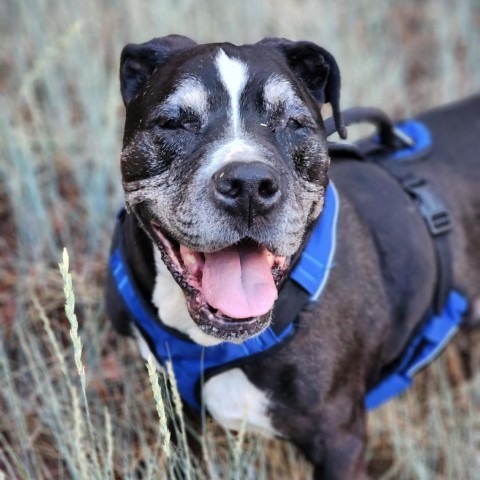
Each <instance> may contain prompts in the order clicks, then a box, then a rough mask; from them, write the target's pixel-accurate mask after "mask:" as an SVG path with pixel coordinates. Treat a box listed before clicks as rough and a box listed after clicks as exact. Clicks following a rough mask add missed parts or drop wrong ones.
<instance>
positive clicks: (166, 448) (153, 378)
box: [147, 356, 171, 460]
mask: <svg viewBox="0 0 480 480" xmlns="http://www.w3.org/2000/svg"><path fill="white" fill-rule="evenodd" d="M147 371H148V378H149V380H150V384H151V386H152V391H153V398H154V399H155V406H156V408H157V414H158V422H159V428H160V435H161V437H162V440H163V446H162V450H163V452H164V454H165V456H166V457H167V460H168V459H169V458H170V456H171V445H170V440H171V439H170V437H171V436H170V430H169V429H168V425H167V415H166V413H165V404H164V402H163V399H162V392H161V390H160V385H159V383H158V382H159V378H158V373H157V369H156V367H155V365H154V363H153V360H152V357H151V356H149V357H148V361H147Z"/></svg>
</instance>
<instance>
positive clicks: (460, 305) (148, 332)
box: [110, 122, 468, 410]
mask: <svg viewBox="0 0 480 480" xmlns="http://www.w3.org/2000/svg"><path fill="white" fill-rule="evenodd" d="M404 125H407V126H406V127H405V126H404V127H403V129H404V130H406V131H405V132H404V133H406V134H407V135H408V136H409V138H411V139H413V140H414V144H416V145H418V146H419V148H424V146H425V131H426V129H425V127H424V126H423V125H422V124H419V123H418V122H410V123H407V124H404ZM397 128H400V129H402V126H399V127H397ZM426 132H427V133H428V130H427V131H426ZM419 139H420V140H419ZM427 140H428V138H427ZM427 143H428V142H427ZM408 148H410V149H411V148H414V146H413V147H412V146H410V147H408ZM407 153H408V152H407ZM339 210H340V201H339V197H338V194H337V191H336V189H335V186H334V185H333V183H332V182H330V185H329V186H328V188H327V191H326V197H325V207H324V209H323V212H322V214H321V216H320V218H319V221H318V222H317V224H316V226H315V227H314V230H313V232H312V234H311V236H310V238H309V240H308V242H307V244H306V246H305V248H304V250H303V251H302V254H301V256H300V258H299V260H298V262H297V263H296V265H295V267H294V268H293V270H292V271H291V273H290V276H289V280H291V281H293V282H294V283H295V284H297V285H298V286H300V287H301V288H302V289H303V290H304V291H306V292H308V299H307V302H306V303H307V304H308V303H309V302H317V301H318V300H319V298H320V296H321V293H322V291H323V289H324V287H325V285H326V283H327V280H328V276H329V272H330V270H331V269H332V268H333V267H334V254H335V246H336V233H337V220H338V214H339ZM119 221H120V220H119ZM118 231H121V229H118ZM117 237H118V238H117V240H116V245H114V249H113V253H112V255H111V258H110V269H111V272H112V274H113V277H114V280H115V283H116V286H117V289H118V293H119V294H120V297H121V298H122V300H123V302H124V303H125V305H126V307H127V309H128V312H129V314H130V317H131V320H132V321H133V323H134V325H135V326H136V328H137V329H138V330H139V331H140V333H141V334H142V336H143V337H144V338H145V340H146V341H147V343H148V344H149V347H150V349H151V350H152V352H153V354H154V355H155V357H156V358H157V360H158V361H159V363H160V364H162V365H165V364H166V362H168V361H170V362H171V363H172V367H173V370H174V372H175V377H176V380H177V385H178V389H179V392H180V395H181V396H182V398H183V400H184V401H185V402H186V403H187V404H188V405H190V406H191V407H193V408H194V409H196V410H200V408H201V404H200V400H199V399H200V398H201V395H200V389H201V385H202V382H203V380H204V379H205V378H207V377H209V376H212V374H213V375H214V374H215V373H218V372H219V371H224V370H226V369H228V368H233V367H234V366H238V365H239V364H241V363H242V362H244V361H246V360H247V359H251V358H252V357H253V356H259V355H263V354H265V353H271V352H272V351H273V350H274V349H276V348H278V347H280V346H282V345H285V344H286V343H287V341H288V340H289V339H291V338H293V336H294V334H295V332H296V330H297V325H298V322H299V321H300V320H299V315H296V320H294V321H290V322H289V323H287V324H286V325H282V329H281V330H280V331H279V329H278V328H275V325H274V324H272V326H270V327H268V328H267V329H266V330H265V331H264V332H262V333H261V334H260V335H258V336H256V337H254V338H251V339H249V340H246V341H245V342H243V343H241V344H233V343H229V342H223V343H221V344H219V345H215V346H210V347H204V346H201V345H198V344H197V343H195V342H193V341H191V340H190V339H189V338H187V337H185V336H184V335H182V334H179V332H176V331H175V330H173V329H171V328H169V327H168V326H166V325H165V324H163V323H162V321H161V320H160V319H159V317H158V315H157V313H156V311H155V310H154V308H153V305H152V304H151V302H150V301H149V300H147V299H145V298H143V296H142V295H141V294H140V292H139V290H138V288H137V286H136V285H135V281H134V279H133V276H132V275H131V273H130V269H129V266H128V264H127V263H126V261H125V256H124V255H123V241H122V237H121V235H119V236H117ZM114 242H115V240H114ZM283 290H284V289H283V288H282V289H281V290H280V292H279V297H280V298H281V296H282V293H283V292H282V291H283ZM280 298H279V299H280ZM287 300H288V298H287ZM304 306H305V305H304ZM467 307H468V303H467V301H466V299H465V298H464V297H463V296H462V295H461V294H460V293H458V292H456V291H453V290H452V291H450V292H449V294H448V297H447V299H446V302H445V303H444V306H443V310H442V311H441V312H440V313H438V314H435V315H433V314H432V316H431V318H430V319H429V320H428V321H427V322H425V323H424V324H423V327H422V328H421V330H420V331H419V332H418V333H417V334H416V336H415V337H414V338H413V339H412V340H411V342H410V344H409V345H408V347H407V348H406V349H405V351H404V355H403V357H402V359H401V361H400V362H397V366H396V367H395V368H394V370H393V371H392V372H390V373H389V374H388V375H387V376H386V377H384V378H383V379H382V380H381V381H380V382H379V383H378V384H377V385H376V386H375V387H374V388H373V389H371V390H370V391H369V392H368V394H367V395H366V398H365V405H366V408H367V409H373V408H376V407H378V406H380V405H381V404H383V403H385V402H386V401H387V400H389V399H390V398H392V397H394V396H396V395H398V394H400V393H401V392H403V391H404V390H406V389H407V388H408V387H409V386H410V385H411V384H412V380H413V376H414V375H415V373H416V372H418V371H419V370H420V369H421V368H423V367H424V366H425V365H427V364H428V363H430V362H431V361H432V360H433V359H434V358H435V357H436V356H437V355H438V354H439V353H440V352H441V350H442V349H443V348H444V347H445V346H446V344H447V343H448V341H449V340H450V339H451V338H452V336H453V335H454V334H455V333H456V332H457V330H458V328H459V325H460V323H461V321H462V316H463V314H464V313H465V311H466V310H467ZM298 313H300V312H298ZM277 327H278V326H277Z"/></svg>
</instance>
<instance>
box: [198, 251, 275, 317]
mask: <svg viewBox="0 0 480 480" xmlns="http://www.w3.org/2000/svg"><path fill="white" fill-rule="evenodd" d="M271 261H272V257H271V255H270V254H269V253H268V251H267V249H265V248H260V247H254V246H246V245H240V246H232V247H229V248H225V249H224V250H220V251H219V252H214V253H205V266H204V269H203V277H202V286H203V292H204V294H205V297H206V300H207V302H208V303H209V304H210V305H211V306H212V307H213V308H216V309H218V310H221V311H222V312H223V313H224V314H225V315H228V316H229V317H232V318H249V317H258V316H260V315H263V314H265V313H267V312H268V311H269V310H271V308H272V306H273V303H274V302H275V300H276V298H277V288H276V287H275V282H274V281H273V277H272V272H271Z"/></svg>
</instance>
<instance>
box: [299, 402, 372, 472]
mask: <svg viewBox="0 0 480 480" xmlns="http://www.w3.org/2000/svg"><path fill="white" fill-rule="evenodd" d="M312 425H314V428H315V431H312V432H310V434H309V435H308V438H306V439H304V440H303V442H301V443H300V447H301V449H302V450H303V451H304V453H305V455H306V456H307V458H308V459H309V460H310V461H311V462H312V463H313V464H314V476H313V478H314V479H315V480H363V479H366V478H367V476H366V466H365V458H364V457H365V447H366V413H365V408H364V406H363V400H362V401H360V402H358V401H354V400H352V399H350V398H347V397H345V396H342V398H338V399H337V400H336V401H334V402H331V403H330V402H329V405H328V406H326V408H325V409H324V411H323V413H322V414H321V415H320V416H318V417H316V419H315V420H314V421H313V422H312Z"/></svg>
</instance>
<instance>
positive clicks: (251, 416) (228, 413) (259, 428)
mask: <svg viewBox="0 0 480 480" xmlns="http://www.w3.org/2000/svg"><path fill="white" fill-rule="evenodd" d="M203 399H204V401H205V405H206V407H207V410H208V412H209V413H210V415H212V417H213V418H214V419H215V420H216V421H217V422H218V423H220V425H222V427H224V428H227V429H229V430H236V431H239V430H241V429H242V428H245V429H246V430H247V431H252V432H256V433H261V434H263V435H265V436H268V437H274V436H277V437H278V436H281V435H280V433H279V432H277V431H276V430H275V428H274V427H273V425H272V422H271V419H270V416H269V405H270V400H269V399H268V397H267V395H265V393H264V392H262V391H261V390H259V389H258V388H257V387H255V385H253V383H252V382H250V380H249V379H248V378H247V376H246V375H245V374H244V373H243V371H242V370H240V369H239V368H233V369H232V370H228V371H226V372H224V373H220V374H218V375H215V376H214V377H213V378H211V379H210V380H208V382H206V384H205V386H204V390H203Z"/></svg>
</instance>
